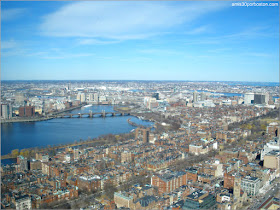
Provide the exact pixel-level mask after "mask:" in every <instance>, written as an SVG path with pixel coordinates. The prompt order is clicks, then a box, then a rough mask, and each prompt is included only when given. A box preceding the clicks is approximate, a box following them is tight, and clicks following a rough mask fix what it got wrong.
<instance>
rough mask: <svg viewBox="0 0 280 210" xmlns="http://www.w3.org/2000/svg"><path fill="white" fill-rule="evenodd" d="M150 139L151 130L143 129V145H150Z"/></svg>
mask: <svg viewBox="0 0 280 210" xmlns="http://www.w3.org/2000/svg"><path fill="white" fill-rule="evenodd" d="M149 137H150V129H149V128H146V129H143V143H144V144H145V143H149V141H150V140H149Z"/></svg>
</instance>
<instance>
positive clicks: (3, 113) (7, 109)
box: [1, 104, 12, 119]
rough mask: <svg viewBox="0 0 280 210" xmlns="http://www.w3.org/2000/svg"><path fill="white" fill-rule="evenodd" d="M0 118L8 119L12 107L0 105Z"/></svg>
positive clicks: (10, 115)
mask: <svg viewBox="0 0 280 210" xmlns="http://www.w3.org/2000/svg"><path fill="white" fill-rule="evenodd" d="M1 117H2V118H3V119H10V118H11V117H12V106H11V105H9V104H1Z"/></svg>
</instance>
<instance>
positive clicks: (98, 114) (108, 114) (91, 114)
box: [52, 111, 130, 118]
mask: <svg viewBox="0 0 280 210" xmlns="http://www.w3.org/2000/svg"><path fill="white" fill-rule="evenodd" d="M129 115H130V113H125V112H105V111H102V112H91V111H90V112H89V113H76V114H74V113H69V114H58V115H52V117H53V118H85V117H88V118H94V117H115V116H129Z"/></svg>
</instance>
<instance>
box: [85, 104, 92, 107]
mask: <svg viewBox="0 0 280 210" xmlns="http://www.w3.org/2000/svg"><path fill="white" fill-rule="evenodd" d="M90 106H92V104H89V105H85V106H83V107H84V108H86V107H90Z"/></svg>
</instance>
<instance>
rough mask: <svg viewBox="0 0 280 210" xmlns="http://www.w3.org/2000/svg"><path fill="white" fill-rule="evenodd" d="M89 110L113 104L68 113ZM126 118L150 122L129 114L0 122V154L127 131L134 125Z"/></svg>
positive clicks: (99, 109)
mask: <svg viewBox="0 0 280 210" xmlns="http://www.w3.org/2000/svg"><path fill="white" fill-rule="evenodd" d="M90 110H91V111H92V112H101V111H102V110H105V111H106V112H114V110H113V106H102V105H101V106H98V105H93V106H90V107H85V108H84V107H82V108H79V109H75V110H73V111H70V112H69V113H88V112H89V111H90ZM129 118H131V121H133V122H135V123H137V124H142V125H152V123H151V122H147V121H142V120H139V119H138V118H136V117H133V116H119V117H106V118H100V117H98V118H71V119H63V118H62V119H61V118H58V119H52V120H48V121H40V122H28V123H8V124H1V130H2V132H1V140H2V141H1V154H2V155H5V154H8V153H10V152H11V150H13V149H24V148H30V147H38V148H40V147H45V146H48V145H59V144H67V143H73V142H75V141H79V140H80V139H83V140H87V139H88V138H95V137H98V136H100V135H106V134H109V133H112V134H119V133H127V132H130V131H131V130H133V129H134V128H135V127H134V126H132V125H130V124H129V123H128V122H127V120H128V119H129Z"/></svg>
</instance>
